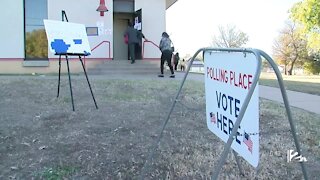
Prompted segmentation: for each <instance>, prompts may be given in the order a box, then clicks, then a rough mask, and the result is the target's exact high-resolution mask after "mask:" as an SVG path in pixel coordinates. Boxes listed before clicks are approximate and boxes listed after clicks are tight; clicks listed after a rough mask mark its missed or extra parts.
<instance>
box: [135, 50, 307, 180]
mask: <svg viewBox="0 0 320 180" xmlns="http://www.w3.org/2000/svg"><path fill="white" fill-rule="evenodd" d="M205 51H225V52H244V53H245V52H250V53H254V54H255V56H256V58H257V60H258V65H257V69H256V72H255V76H254V79H253V83H252V86H251V87H252V88H250V90H249V92H248V94H247V96H246V98H245V100H244V103H243V106H242V108H241V110H240V113H239V116H238V118H237V120H236V122H235V124H234V127H233V129H232V132H231V133H230V135H229V138H228V141H227V143H226V144H225V146H224V150H223V152H222V155H221V156H220V159H219V161H218V164H217V166H216V168H215V169H214V172H213V175H212V177H211V179H212V180H216V179H218V176H219V173H220V170H221V168H222V166H223V165H224V163H225V161H226V158H227V155H228V153H229V151H230V148H231V144H232V142H233V140H234V138H235V137H236V134H237V130H238V128H239V126H240V123H241V120H242V118H243V116H244V114H245V111H246V108H247V106H248V104H249V101H250V99H251V96H252V94H253V92H254V89H255V87H256V86H257V84H258V80H259V78H260V73H261V64H262V60H261V56H262V57H264V58H265V59H266V60H267V61H268V62H269V64H270V65H271V66H272V68H273V69H274V71H275V73H276V76H277V79H278V83H279V87H280V90H281V93H282V97H283V101H284V105H285V108H286V112H287V115H288V120H289V124H290V128H291V133H292V136H293V139H294V143H295V146H296V149H297V152H298V153H299V154H301V148H300V145H299V141H298V137H297V135H296V128H295V125H294V123H293V120H292V115H291V110H290V105H289V101H288V97H287V94H286V91H285V88H284V83H283V80H282V77H281V73H280V71H279V69H278V67H277V65H276V64H275V62H274V61H273V60H272V58H271V57H270V56H269V55H268V54H266V53H265V52H263V51H261V50H258V49H240V48H239V49H233V48H201V49H199V50H198V51H197V52H196V53H195V54H194V55H193V56H192V58H191V60H190V62H189V65H188V67H187V70H186V73H185V75H184V77H183V79H182V82H181V84H180V87H179V89H178V92H177V94H176V96H175V99H174V101H173V103H172V106H171V108H170V112H169V113H168V115H167V119H166V120H165V122H164V124H163V126H162V128H161V132H160V135H159V136H158V139H157V140H156V142H155V143H154V145H153V148H152V150H151V151H150V152H149V156H148V158H147V160H146V162H145V164H144V166H143V167H142V171H141V174H140V178H139V179H141V180H143V179H144V174H145V173H146V168H147V166H148V164H149V163H150V162H151V160H152V158H153V156H154V152H155V151H156V149H157V148H158V146H159V143H160V140H161V138H162V136H163V131H164V129H165V127H166V125H167V123H168V121H169V119H170V116H171V114H172V112H173V109H174V107H175V104H176V102H177V101H178V97H179V95H180V93H181V90H182V88H183V85H184V83H185V81H186V78H187V76H188V74H189V71H190V68H191V65H192V63H193V61H194V59H195V58H196V57H197V56H198V54H199V53H200V52H205ZM232 152H233V154H234V156H235V159H236V163H237V165H238V168H239V171H240V173H241V175H243V169H242V166H241V164H240V161H239V157H238V156H237V153H236V152H234V151H233V150H232ZM300 165H301V168H302V173H303V177H304V179H305V180H308V176H307V171H306V167H305V165H304V162H300Z"/></svg>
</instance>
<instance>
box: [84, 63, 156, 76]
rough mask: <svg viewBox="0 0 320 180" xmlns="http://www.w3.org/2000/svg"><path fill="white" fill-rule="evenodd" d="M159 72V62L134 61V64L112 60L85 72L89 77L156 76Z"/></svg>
mask: <svg viewBox="0 0 320 180" xmlns="http://www.w3.org/2000/svg"><path fill="white" fill-rule="evenodd" d="M159 71H160V61H157V60H136V61H135V63H134V64H131V61H128V60H112V61H105V62H103V63H101V64H99V65H97V66H96V67H94V68H89V69H88V70H87V72H88V74H89V75H90V74H92V75H99V74H101V75H115V74H118V75H120V74H137V75H138V74H157V73H158V72H159Z"/></svg>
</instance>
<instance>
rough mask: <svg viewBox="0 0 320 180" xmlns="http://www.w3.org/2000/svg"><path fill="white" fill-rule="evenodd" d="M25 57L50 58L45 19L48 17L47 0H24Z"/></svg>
mask: <svg viewBox="0 0 320 180" xmlns="http://www.w3.org/2000/svg"><path fill="white" fill-rule="evenodd" d="M24 9H25V59H26V60H36V59H39V60H40V59H41V60H42V59H48V41H47V36H46V33H45V29H44V24H43V19H47V18H48V8H47V0H24Z"/></svg>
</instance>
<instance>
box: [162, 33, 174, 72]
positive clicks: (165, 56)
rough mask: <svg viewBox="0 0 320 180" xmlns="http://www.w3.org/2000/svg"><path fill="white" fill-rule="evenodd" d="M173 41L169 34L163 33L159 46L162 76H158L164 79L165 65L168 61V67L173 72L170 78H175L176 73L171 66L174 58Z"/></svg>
mask: <svg viewBox="0 0 320 180" xmlns="http://www.w3.org/2000/svg"><path fill="white" fill-rule="evenodd" d="M171 44H172V42H171V39H170V38H169V35H168V33H166V32H163V33H162V38H161V41H160V44H159V49H160V51H161V63H160V72H161V74H159V75H158V77H164V75H163V68H164V63H165V61H167V63H168V66H169V68H170V71H171V75H170V78H174V77H175V76H174V71H173V67H172V64H171V58H172V47H171Z"/></svg>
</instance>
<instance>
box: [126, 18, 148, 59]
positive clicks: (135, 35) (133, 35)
mask: <svg viewBox="0 0 320 180" xmlns="http://www.w3.org/2000/svg"><path fill="white" fill-rule="evenodd" d="M126 35H127V36H128V46H129V54H130V59H131V64H133V63H135V60H136V58H135V47H136V46H137V45H140V37H142V38H145V37H144V35H143V34H142V32H140V31H138V30H136V29H134V28H133V25H132V23H131V22H129V23H128V28H127V29H126V31H125V33H124V36H126Z"/></svg>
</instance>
